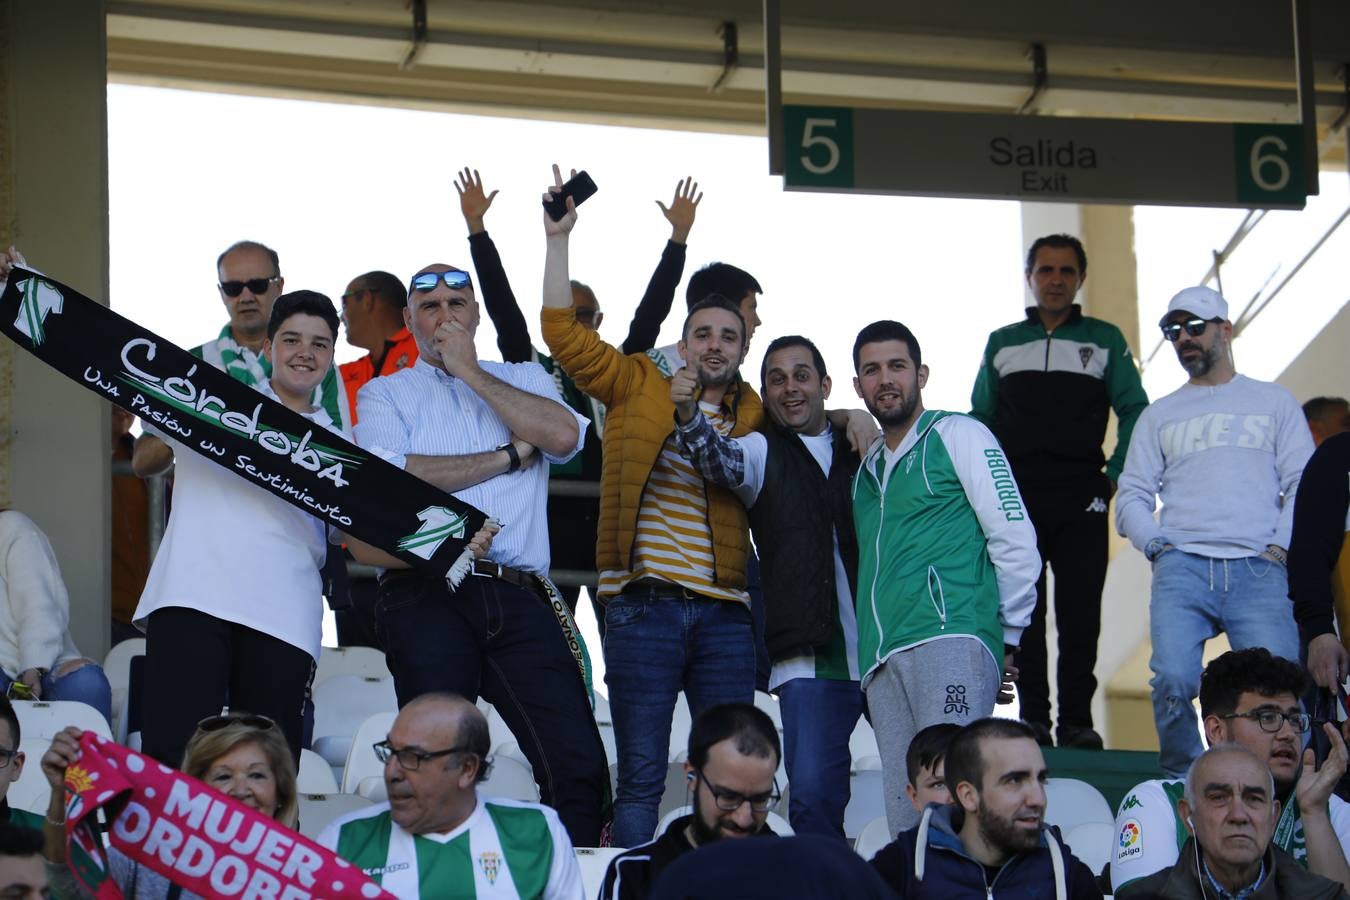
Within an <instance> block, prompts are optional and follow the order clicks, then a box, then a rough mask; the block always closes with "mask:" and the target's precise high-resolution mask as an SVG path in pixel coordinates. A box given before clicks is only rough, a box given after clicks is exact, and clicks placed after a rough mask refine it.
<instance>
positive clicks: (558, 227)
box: [544, 163, 577, 237]
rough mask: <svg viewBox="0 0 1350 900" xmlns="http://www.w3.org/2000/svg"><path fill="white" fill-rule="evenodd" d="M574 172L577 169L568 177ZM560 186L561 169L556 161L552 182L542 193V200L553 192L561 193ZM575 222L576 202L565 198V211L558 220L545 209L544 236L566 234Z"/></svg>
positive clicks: (573, 172)
mask: <svg viewBox="0 0 1350 900" xmlns="http://www.w3.org/2000/svg"><path fill="white" fill-rule="evenodd" d="M576 174H577V170H576V169H573V170H572V174H571V176H569V177H573V178H575V177H576ZM562 186H563V177H562V170H561V169H559V168H558V164H557V163H554V164H553V184H552V185H551V186H550V187H549V189H548V193H546V194H544V201H545V202H547V201H548V200H549V198H550V197H552V196H553V195H554V194H557V193H561V192H562ZM576 224H577V207H576V204H574V203H573V202H572V198H571V197H568V198H567V212H566V213H564V214H563V217H562V218H561V219H559V220H558V221H556V222H555V221H553V218H552V217H551V216H550V215H549V214H548V211H547V210H545V211H544V236H545V237H552V236H553V235H555V234H567V233H568V232H569V231H571V230H572V226H574V225H576Z"/></svg>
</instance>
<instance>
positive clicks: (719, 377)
mask: <svg viewBox="0 0 1350 900" xmlns="http://www.w3.org/2000/svg"><path fill="white" fill-rule="evenodd" d="M738 370H739V367H738V366H733V365H732V364H731V360H727V365H725V366H723V367H722V371H720V372H716V373H713V372H709V371H708V370H707V369H705V368H703V364H702V363H701V362H696V363H694V371H695V372H697V373H698V381H699V384H701V385H703V386H704V387H725V386H727V385H729V384H731V383H732V382H733V381H735V380H736V372H737V371H738Z"/></svg>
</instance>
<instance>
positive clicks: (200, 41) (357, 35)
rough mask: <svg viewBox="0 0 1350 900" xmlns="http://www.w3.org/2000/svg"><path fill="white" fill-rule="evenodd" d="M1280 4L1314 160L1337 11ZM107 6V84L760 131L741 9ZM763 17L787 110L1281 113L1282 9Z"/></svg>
mask: <svg viewBox="0 0 1350 900" xmlns="http://www.w3.org/2000/svg"><path fill="white" fill-rule="evenodd" d="M1299 2H1301V3H1302V4H1303V5H1304V6H1305V7H1306V9H1307V10H1308V12H1309V15H1310V17H1311V29H1310V30H1311V45H1312V47H1311V50H1312V58H1313V74H1314V78H1315V83H1316V86H1317V92H1316V105H1317V118H1318V123H1319V136H1320V137H1321V138H1322V141H1321V147H1322V153H1321V157H1322V160H1323V165H1324V166H1325V165H1326V164H1327V163H1329V162H1331V161H1333V160H1335V161H1344V159H1345V141H1344V134H1345V130H1344V129H1345V121H1346V118H1345V116H1346V110H1347V102H1348V101H1350V92H1348V91H1347V78H1348V77H1350V76H1348V75H1347V65H1348V64H1350V3H1346V2H1345V0H1299ZM107 11H108V17H107V29H108V69H109V77H110V78H111V79H112V80H114V81H120V82H130V83H141V84H156V85H164V86H172V87H194V88H203V87H204V88H208V89H213V90H233V91H240V92H246V93H258V94H266V95H273V96H302V97H310V98H318V99H329V100H334V99H336V100H343V101H349V102H359V103H374V104H385V105H396V106H412V107H429V108H436V109H448V110H454V111H460V112H474V113H484V114H500V115H513V116H527V117H540V118H550V119H570V120H574V121H586V122H603V123H610V124H624V125H636V126H657V127H676V128H685V129H694V130H706V131H723V132H733V133H745V134H753V133H761V134H762V133H763V132H764V71H763V9H762V5H761V3H760V2H759V0H720V2H719V0H679V2H674V0H669V2H659V0H610V2H604V0H565V2H557V3H545V2H536V3H517V2H500V0H491V2H487V0H457V2H452V0H158V2H152V0H109V2H108V4H107ZM423 11H424V13H425V21H424V27H422V28H418V27H417V24H416V22H415V20H416V19H417V17H418V15H419V13H421V12H423ZM781 20H782V31H781V34H782V53H783V92H784V101H785V102H787V103H799V104H815V105H839V106H863V107H868V106H874V107H885V108H911V109H948V110H967V111H997V112H1003V113H1008V112H1014V111H1019V110H1020V111H1022V112H1024V113H1026V114H1029V115H1035V114H1042V115H1066V116H1068V115H1073V116H1103V117H1125V118H1130V117H1137V118H1153V119H1170V120H1197V121H1232V122H1241V121H1248V122H1296V121H1297V117H1298V106H1297V101H1296V97H1295V67H1294V51H1293V46H1294V40H1293V14H1292V12H1291V7H1290V3H1289V2H1287V0H1134V2H1132V3H1128V4H1107V3H1096V2H1090V3H1083V2H1077V3H1070V2H1064V0H1016V2H1007V0H961V2H949V3H933V2H927V0H924V2H920V0H871V2H868V0H829V2H825V0H781ZM1036 47H1040V48H1042V49H1041V51H1040V52H1039V53H1038V52H1037V51H1036V50H1035V48H1036ZM1038 56H1039V57H1040V59H1042V60H1043V61H1044V68H1043V72H1044V77H1043V78H1041V79H1038V78H1037V77H1036V72H1035V70H1036V65H1035V63H1036V60H1037V57H1038Z"/></svg>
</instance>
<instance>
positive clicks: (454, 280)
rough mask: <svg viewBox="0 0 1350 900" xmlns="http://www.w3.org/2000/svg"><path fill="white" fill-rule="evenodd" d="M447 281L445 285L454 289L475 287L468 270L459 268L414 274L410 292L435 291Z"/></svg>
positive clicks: (460, 289)
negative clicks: (463, 270) (464, 270)
mask: <svg viewBox="0 0 1350 900" xmlns="http://www.w3.org/2000/svg"><path fill="white" fill-rule="evenodd" d="M441 282H445V286H446V287H448V288H450V289H451V290H452V291H462V290H466V289H468V288H471V287H473V282H472V281H470V280H469V273H468V272H461V271H459V270H458V269H451V270H450V271H448V272H421V273H419V274H417V275H414V276H413V279H412V285H411V287H410V289H409V291H408V292H409V293H412V292H413V291H421V292H423V293H426V292H428V291H434V290H436V288H437V287H439V286H440V284H441Z"/></svg>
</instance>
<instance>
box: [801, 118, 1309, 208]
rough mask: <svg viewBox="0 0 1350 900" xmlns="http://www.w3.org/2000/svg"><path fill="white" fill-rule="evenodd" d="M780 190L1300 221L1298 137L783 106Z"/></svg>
mask: <svg viewBox="0 0 1350 900" xmlns="http://www.w3.org/2000/svg"><path fill="white" fill-rule="evenodd" d="M783 125H784V141H785V145H786V146H785V147H784V163H785V166H784V186H785V187H786V188H787V189H788V190H807V191H810V190H820V191H856V192H860V193H879V194H908V195H914V196H925V197H970V198H983V199H998V200H1034V201H1063V202H1067V203H1131V204H1166V205H1179V206H1234V207H1254V208H1265V209H1301V208H1302V207H1303V205H1304V203H1305V202H1306V200H1307V183H1306V176H1305V172H1304V169H1303V155H1302V154H1303V131H1302V129H1301V128H1300V127H1299V126H1297V125H1261V124H1225V123H1203V122H1160V121H1153V120H1137V119H1087V118H1078V117H1069V116H1062V117H1055V116H1004V115H985V114H980V113H948V112H925V111H900V110H882V109H864V108H856V109H854V108H848V107H829V106H785V107H784V108H783Z"/></svg>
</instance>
